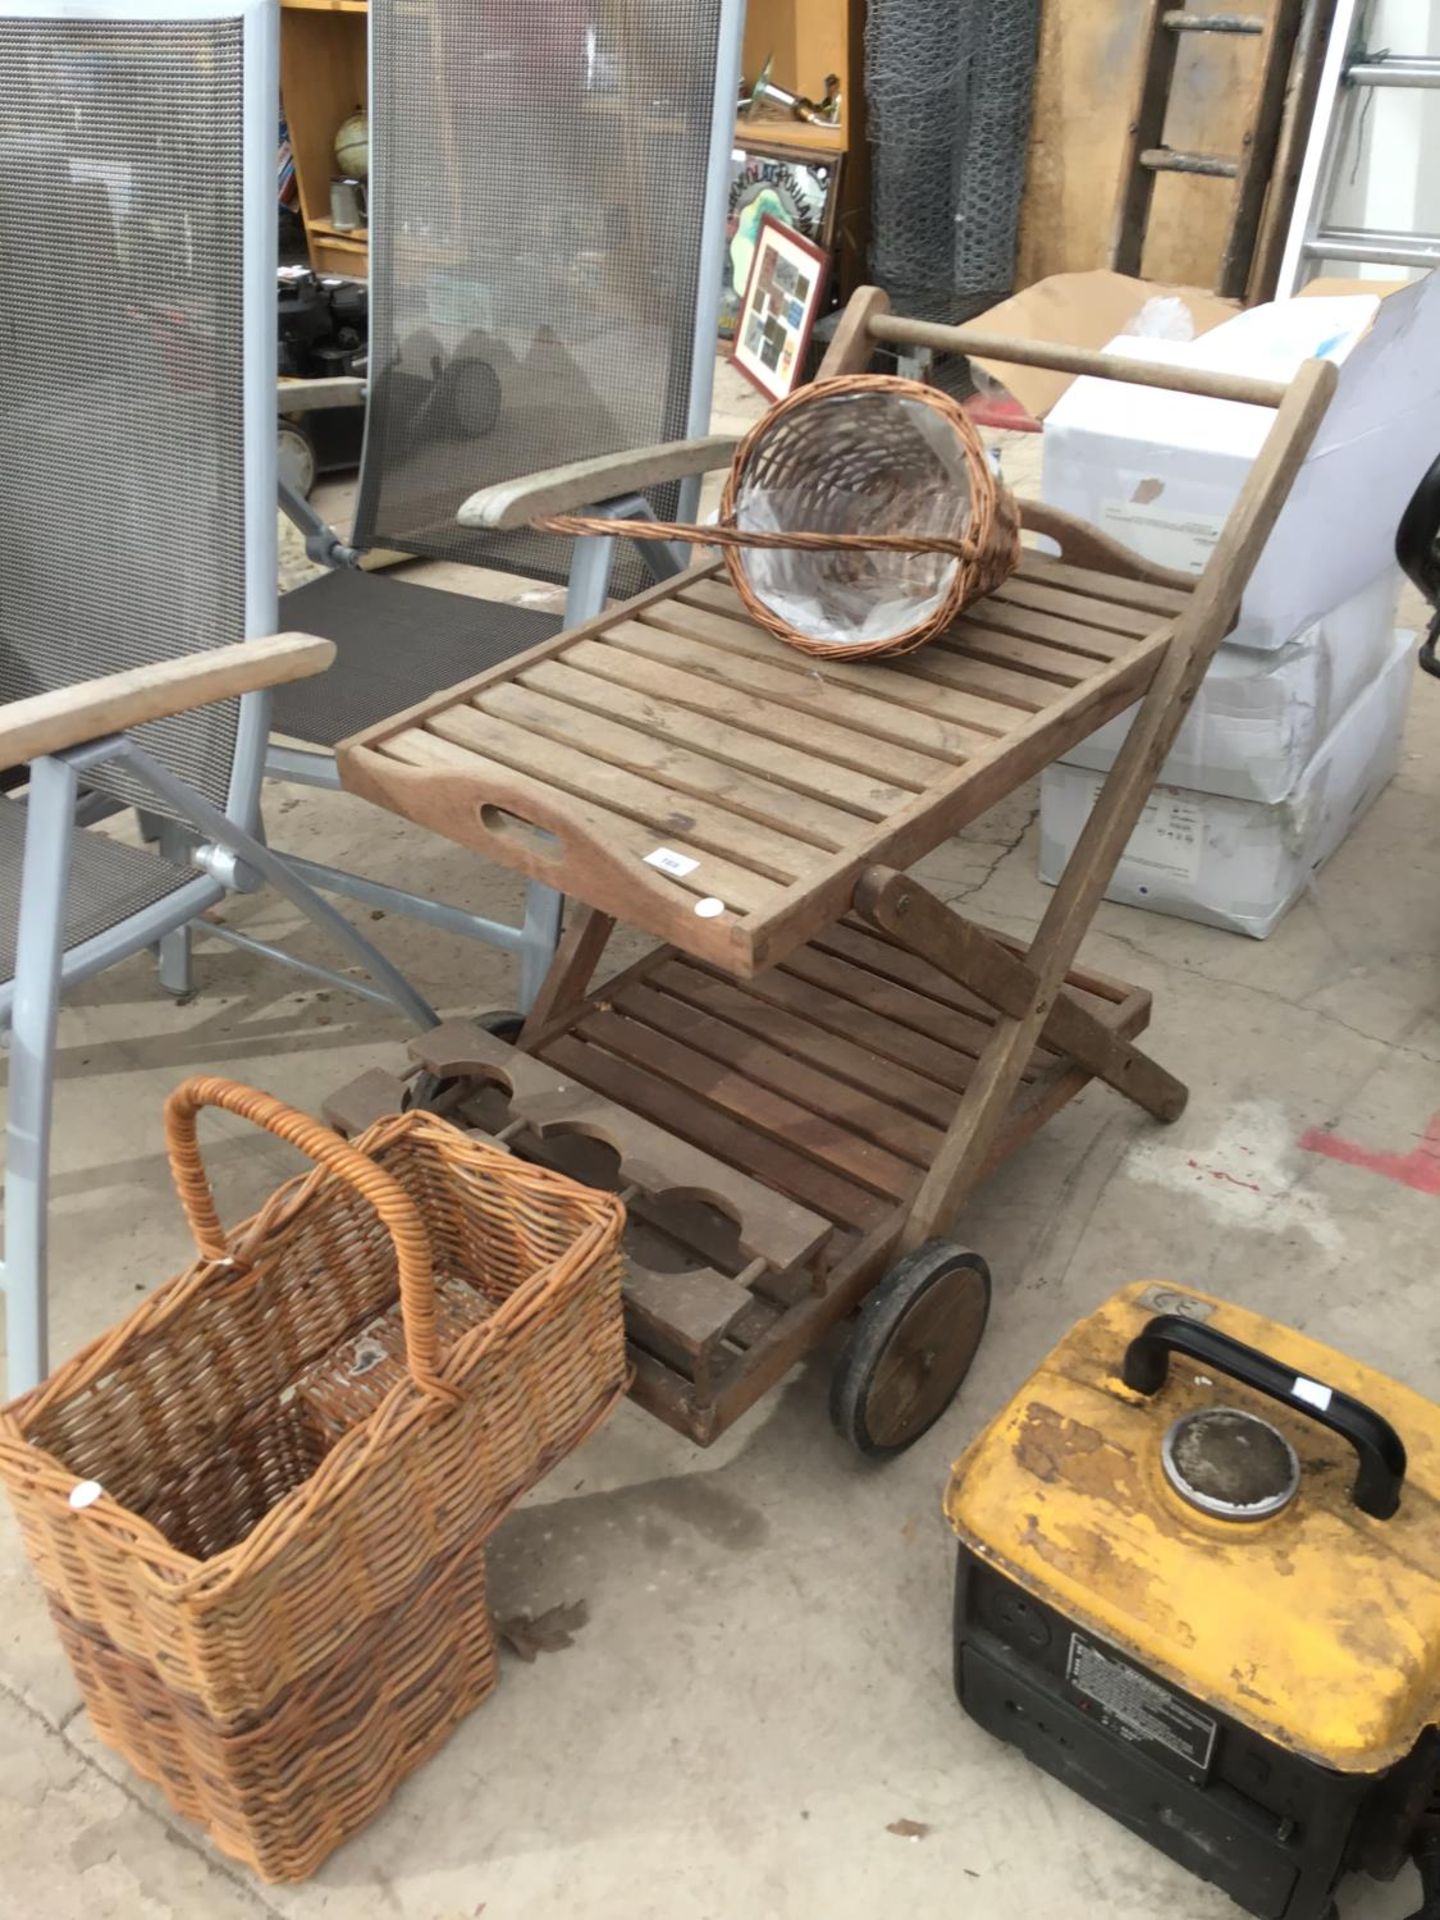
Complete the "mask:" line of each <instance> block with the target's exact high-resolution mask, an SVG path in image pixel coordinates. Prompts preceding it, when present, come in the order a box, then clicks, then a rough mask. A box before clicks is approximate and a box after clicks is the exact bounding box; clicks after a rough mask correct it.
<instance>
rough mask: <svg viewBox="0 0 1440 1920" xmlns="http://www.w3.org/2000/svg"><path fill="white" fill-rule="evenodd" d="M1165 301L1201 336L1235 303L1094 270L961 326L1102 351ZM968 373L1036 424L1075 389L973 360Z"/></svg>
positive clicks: (1036, 287) (1034, 373) (1044, 286)
mask: <svg viewBox="0 0 1440 1920" xmlns="http://www.w3.org/2000/svg"><path fill="white" fill-rule="evenodd" d="M1167 298H1168V299H1174V300H1178V301H1179V302H1180V303H1181V304H1182V306H1183V307H1184V308H1185V311H1186V313H1187V314H1188V316H1189V322H1190V327H1191V330H1192V333H1194V334H1202V333H1208V332H1209V331H1210V329H1211V328H1212V327H1218V326H1219V325H1220V323H1221V321H1222V320H1230V319H1233V318H1234V316H1235V313H1236V305H1235V302H1234V301H1233V300H1222V299H1221V297H1220V295H1219V294H1218V293H1203V292H1202V291H1201V290H1200V289H1199V288H1198V287H1167V286H1161V285H1160V284H1159V283H1157V282H1156V281H1153V280H1136V279H1133V278H1132V277H1131V276H1130V275H1129V274H1126V273H1111V272H1110V271H1109V269H1108V268H1105V267H1097V268H1095V269H1094V270H1093V271H1092V272H1090V273H1052V274H1049V275H1047V276H1046V278H1045V279H1043V280H1037V281H1035V283H1034V284H1033V285H1032V286H1028V287H1025V288H1023V289H1022V290H1021V291H1020V292H1019V293H1012V294H1011V295H1010V297H1009V299H1008V300H1002V301H1001V302H1000V304H999V305H998V306H995V307H990V308H988V309H987V311H986V312H984V313H982V314H979V315H977V316H976V318H975V319H974V320H971V321H968V322H967V323H966V324H967V325H969V326H972V327H974V328H976V329H977V330H978V331H983V332H985V333H1005V334H1009V335H1011V337H1012V338H1014V339H1017V340H1048V341H1052V342H1058V343H1059V344H1060V345H1062V346H1066V347H1103V346H1105V345H1106V343H1107V342H1108V341H1111V340H1113V339H1114V338H1115V336H1116V334H1119V333H1123V334H1133V333H1134V332H1135V330H1136V327H1137V325H1140V324H1141V318H1140V316H1141V314H1142V313H1143V311H1144V309H1145V308H1146V307H1147V306H1148V305H1149V304H1150V302H1151V301H1153V300H1163V299H1167ZM971 365H972V366H975V367H979V368H980V370H981V372H982V373H984V374H985V375H986V376H987V377H988V378H989V379H990V380H992V381H993V382H994V383H995V385H997V386H1000V387H1004V388H1005V390H1006V391H1007V392H1008V393H1011V394H1013V395H1014V397H1015V399H1016V400H1018V401H1019V403H1020V405H1021V406H1022V407H1023V408H1024V409H1025V411H1026V412H1027V413H1029V414H1032V415H1033V416H1034V418H1035V419H1037V420H1043V419H1044V418H1045V416H1046V415H1047V414H1048V413H1049V412H1050V410H1051V408H1052V407H1053V406H1054V405H1055V403H1056V402H1057V401H1058V400H1059V398H1060V396H1061V395H1062V394H1063V393H1064V392H1065V390H1066V389H1067V388H1068V387H1069V386H1071V385H1072V384H1073V381H1074V375H1073V374H1068V373H1051V372H1050V371H1049V369H1048V368H1045V367H1016V366H1012V365H1011V364H1010V362H1009V361H1008V360H985V359H982V358H981V357H979V356H978V355H977V356H975V358H974V359H972V361H971Z"/></svg>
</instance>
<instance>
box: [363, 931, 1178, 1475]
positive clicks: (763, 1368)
mask: <svg viewBox="0 0 1440 1920" xmlns="http://www.w3.org/2000/svg"><path fill="white" fill-rule="evenodd" d="M1012 950H1013V951H1015V952H1017V953H1018V952H1020V951H1021V950H1020V949H1019V948H1014V949H1012ZM1069 984H1070V986H1071V988H1072V990H1073V991H1074V993H1075V995H1076V998H1077V1000H1079V1002H1080V1003H1081V1004H1082V1005H1084V1006H1085V1007H1086V1008H1087V1009H1089V1010H1090V1011H1091V1012H1093V1013H1094V1014H1096V1016H1097V1017H1098V1018H1099V1019H1101V1020H1102V1021H1103V1022H1104V1023H1105V1025H1106V1026H1107V1027H1108V1028H1109V1029H1110V1030H1112V1031H1113V1032H1115V1033H1117V1034H1119V1035H1122V1036H1123V1037H1125V1038H1127V1039H1130V1038H1133V1037H1134V1036H1135V1035H1136V1034H1137V1033H1139V1032H1140V1031H1141V1030H1142V1029H1143V1027H1144V1026H1145V1024H1146V1023H1147V1021H1148V1019H1149V1014H1150V996H1149V995H1148V994H1146V993H1143V992H1140V991H1139V990H1137V989H1135V988H1132V987H1129V986H1126V985H1123V984H1122V983H1121V982H1119V981H1114V980H1110V979H1107V978H1105V977H1103V976H1101V975H1098V974H1094V973H1090V972H1086V971H1083V970H1082V971H1079V972H1077V973H1075V974H1072V976H1071V979H1070V983H1069ZM994 1019H995V1015H994V1013H993V1010H992V1009H990V1008H989V1007H987V1006H986V1005H985V1003H984V1002H983V1001H981V1000H979V999H977V998H976V997H975V996H974V995H972V994H970V993H967V992H966V990H965V989H964V988H963V987H960V986H958V985H957V984H956V982H955V981H954V980H952V979H949V978H948V977H947V976H946V975H945V974H944V973H942V972H941V971H940V970H939V968H937V967H935V966H932V965H931V964H930V963H929V962H928V961H925V960H923V959H920V958H918V957H917V956H916V955H915V954H913V953H910V952H908V951H907V950H906V949H905V948H904V947H902V946H901V945H899V944H898V943H897V942H895V941H893V940H891V939H889V938H887V937H886V936H885V935H883V934H881V933H878V932H877V931H876V930H875V929H874V928H873V927H867V926H866V925H865V924H864V923H863V922H861V921H860V920H859V919H856V918H853V917H847V918H846V919H845V920H843V921H841V922H840V923H839V924H837V925H836V926H834V927H832V928H830V929H828V930H827V931H826V932H825V933H823V934H822V935H820V936H818V937H817V938H816V939H815V940H814V941H813V942H811V943H810V944H809V945H807V946H805V947H803V948H800V949H798V950H797V951H796V952H794V953H793V954H791V955H790V956H789V957H788V958H787V959H786V960H785V961H784V962H783V963H782V964H781V965H780V966H779V967H776V968H773V969H771V970H770V971H768V972H766V973H764V974H762V975H760V976H759V977H757V978H756V979H753V980H750V981H746V982H743V983H742V982H738V981H736V980H734V979H733V978H730V977H728V976H726V975H724V974H722V973H719V972H717V971H716V970H715V969H714V968H713V967H710V966H708V965H707V964H705V963H704V962H702V961H697V960H696V959H695V958H693V957H692V956H690V955H688V954H681V953H678V952H676V951H675V949H674V948H671V947H662V948H659V949H657V950H655V951H654V952H652V953H650V954H648V955H646V956H645V958H644V959H643V960H642V961H640V962H639V963H638V964H637V965H636V966H634V967H632V968H630V969H629V970H628V971H627V972H625V973H623V974H622V975H620V976H619V977H618V978H616V979H614V980H611V981H609V982H607V984H606V985H605V987H604V988H603V989H602V990H601V991H600V992H599V993H598V994H596V995H594V996H592V997H591V999H589V1000H588V1001H586V1002H584V1003H583V1004H581V1005H580V1006H579V1007H577V1008H573V1009H571V1010H570V1011H569V1013H567V1014H566V1015H565V1016H563V1017H562V1018H561V1019H560V1020H558V1021H557V1022H556V1023H555V1025H554V1029H553V1031H551V1032H550V1033H549V1034H548V1035H545V1036H543V1037H542V1038H541V1039H540V1041H539V1043H538V1049H537V1052H536V1053H535V1054H533V1055H532V1054H530V1053H527V1052H522V1051H520V1050H519V1049H516V1048H512V1047H509V1046H507V1045H506V1044H505V1043H504V1042H503V1041H500V1040H498V1039H496V1038H495V1037H494V1036H493V1035H491V1034H488V1033H485V1032H483V1031H481V1030H480V1029H479V1028H477V1027H475V1026H473V1025H471V1024H470V1023H469V1022H466V1021H461V1020H456V1021H447V1022H445V1023H444V1025H442V1026H440V1027H437V1028H435V1029H433V1030H432V1031H431V1032H430V1033H427V1034H422V1035H420V1036H419V1037H418V1038H417V1039H415V1040H414V1041H412V1042H411V1054H412V1056H413V1058H414V1059H415V1061H416V1062H417V1063H418V1064H419V1065H420V1066H422V1067H423V1068H425V1069H426V1070H427V1071H428V1072H430V1073H432V1074H434V1075H436V1076H437V1078H438V1079H439V1080H441V1081H442V1082H447V1081H452V1080H454V1079H456V1078H457V1077H458V1078H459V1079H460V1081H461V1082H462V1087H463V1091H462V1092H461V1093H460V1094H459V1097H458V1098H455V1097H453V1096H452V1099H451V1103H450V1106H449V1108H448V1111H449V1113H450V1116H451V1118H453V1119H457V1120H460V1121H462V1122H463V1123H464V1124H466V1125H468V1126H472V1127H478V1128H480V1129H482V1130H483V1131H485V1132H487V1133H489V1134H490V1135H491V1136H492V1137H499V1138H500V1139H502V1140H504V1141H505V1142H506V1144H507V1145H509V1146H510V1148H511V1149H512V1151H515V1152H519V1153H523V1154H524V1155H525V1156H526V1157H528V1158H532V1159H536V1160H540V1161H542V1162H545V1163H546V1164H550V1165H558V1166H560V1167H562V1168H564V1169H565V1170H567V1171H571V1172H580V1173H588V1174H589V1177H591V1178H594V1177H595V1172H594V1163H592V1164H591V1166H590V1167H588V1168H587V1166H586V1164H585V1163H584V1162H583V1161H582V1162H581V1164H580V1165H579V1166H578V1167H577V1165H576V1163H575V1161H574V1158H573V1156H572V1154H571V1152H570V1151H569V1150H568V1149H570V1148H572V1147H573V1146H574V1145H576V1143H577V1142H578V1143H588V1144H589V1145H591V1146H594V1145H595V1144H596V1143H598V1144H599V1145H600V1147H601V1148H602V1149H609V1150H610V1152H611V1153H612V1155H613V1156H614V1160H613V1164H612V1165H611V1166H610V1167H609V1168H608V1169H606V1170H605V1171H606V1173H608V1179H607V1181H606V1183H607V1184H611V1185H614V1186H616V1187H618V1188H620V1189H621V1190H622V1191H624V1192H625V1194H626V1197H627V1201H628V1203H629V1209H630V1217H631V1228H630V1235H629V1242H628V1245H627V1255H628V1260H629V1270H628V1273H627V1277H626V1283H625V1300H626V1308H627V1326H628V1332H629V1340H630V1349H631V1362H632V1365H633V1366H634V1368H635V1393H636V1397H637V1398H638V1399H639V1400H640V1401H641V1402H642V1403H643V1404H645V1405H646V1406H648V1407H650V1408H651V1409H652V1411H654V1412H656V1413H658V1414H660V1415H661V1416H662V1417H663V1418H665V1419H667V1420H669V1421H670V1422H671V1424H673V1425H675V1426H677V1427H679V1428H680V1429H681V1430H682V1431H684V1432H686V1433H688V1434H689V1435H690V1436H691V1437H692V1438H693V1439H696V1440H698V1441H701V1442H702V1443H703V1442H706V1441H708V1440H710V1439H712V1438H714V1436H715V1435H716V1434H717V1433H718V1432H720V1431H722V1430H723V1428H724V1427H725V1426H728V1425H729V1424H730V1423H731V1422H732V1421H733V1420H734V1419H735V1418H737V1417H738V1415H739V1414H740V1413H741V1412H743V1411H744V1410H745V1409H746V1408H747V1407H749V1406H750V1405H752V1404H753V1403H754V1401H755V1400H756V1399H757V1398H758V1397H759V1396H760V1394H761V1393H763V1392H764V1391H765V1389H766V1387H767V1386H768V1385H769V1384H771V1382H772V1381H773V1379H774V1378H776V1377H778V1374H777V1372H776V1369H777V1367H778V1369H779V1371H780V1372H783V1371H784V1370H785V1368H786V1367H788V1366H789V1365H790V1364H791V1361H792V1360H793V1359H794V1357H795V1356H796V1354H797V1353H799V1352H803V1351H805V1349H806V1348H807V1347H808V1346H809V1345H810V1344H811V1343H813V1341H814V1340H815V1339H817V1338H818V1337H819V1335H820V1333H821V1332H822V1331H823V1330H824V1328H825V1327H826V1326H827V1325H829V1324H830V1323H831V1322H832V1321H833V1320H835V1319H836V1318H838V1317H840V1316H841V1314H842V1313H843V1312H844V1311H846V1310H848V1306H849V1305H850V1303H851V1295H852V1292H853V1289H854V1286H855V1283H856V1280H857V1277H859V1276H862V1275H863V1274H864V1273H865V1272H867V1271H868V1268H869V1265H871V1264H873V1248H874V1244H875V1242H876V1241H877V1240H878V1239H881V1238H883V1237H884V1235H885V1234H886V1232H887V1231H888V1230H889V1229H890V1228H891V1227H892V1225H893V1222H894V1220H895V1219H896V1217H897V1216H898V1215H903V1213H904V1210H905V1209H906V1208H907V1207H908V1205H909V1203H910V1200H911V1198H912V1197H913V1195H914V1193H915V1191H916V1189H917V1187H918V1186H919V1183H920V1181H921V1179H922V1178H923V1176H924V1173H925V1170H926V1168H927V1167H928V1166H929V1165H930V1163H931V1160H932V1159H933V1157H934V1155H935V1152H936V1150H937V1149H938V1147H939V1146H940V1143H941V1142H942V1141H943V1139H944V1137H945V1129H946V1128H947V1127H948V1126H949V1124H950V1122H951V1120H952V1119H953V1117H954V1114H955V1109H956V1106H957V1105H958V1102H959V1099H960V1096H961V1095H962V1094H963V1092H964V1090H965V1088H966V1087H967V1086H968V1085H969V1083H970V1078H971V1075H972V1074H973V1072H974V1071H975V1068H976V1063H977V1060H978V1057H979V1054H980V1051H981V1049H982V1047H983V1046H984V1044H985V1042H986V1041H987V1039H988V1038H989V1036H990V1033H991V1030H992V1028H993V1025H994ZM1088 1078H1089V1076H1088V1075H1087V1074H1085V1073H1084V1072H1082V1071H1080V1070H1079V1069H1077V1068H1076V1067H1075V1066H1074V1065H1073V1064H1072V1063H1071V1062H1070V1061H1069V1060H1067V1059H1066V1058H1064V1057H1063V1056H1062V1055H1059V1054H1057V1053H1055V1052H1054V1051H1053V1050H1052V1049H1050V1048H1048V1047H1045V1046H1041V1047H1038V1048H1037V1049H1036V1051H1035V1054H1034V1056H1033V1059H1032V1061H1031V1065H1030V1067H1029V1069H1028V1071H1027V1073H1026V1075H1025V1078H1024V1082H1023V1084H1022V1087H1021V1090H1020V1093H1019V1094H1018V1096H1017V1097H1016V1099H1015V1101H1014V1102H1013V1103H1012V1108H1011V1114H1010V1120H1009V1124H1008V1126H1007V1127H1006V1128H1005V1129H1004V1131H1003V1132H1002V1134H1001V1136H1000V1138H999V1140H998V1141H997V1143H996V1147H995V1158H996V1159H997V1160H998V1159H1000V1158H1001V1157H1003V1156H1004V1155H1005V1154H1008V1153H1010V1152H1012V1151H1013V1150H1014V1149H1015V1148H1016V1147H1017V1146H1019V1145H1020V1144H1021V1143H1022V1142H1023V1141H1024V1140H1026V1139H1028V1138H1029V1136H1030V1135H1031V1134H1032V1133H1033V1132H1034V1131H1035V1129H1036V1128H1037V1127H1038V1126H1040V1125H1041V1124H1042V1123H1043V1121H1044V1120H1046V1119H1047V1118H1048V1117H1049V1116H1050V1115H1051V1114H1052V1113H1054V1112H1055V1111H1056V1110H1057V1108H1058V1107H1059V1106H1061V1105H1063V1104H1064V1103H1065V1102H1066V1101H1067V1100H1069V1099H1072V1098H1073V1097H1074V1096H1075V1094H1076V1093H1077V1092H1079V1091H1080V1089H1081V1088H1082V1087H1083V1086H1084V1085H1085V1084H1086V1082H1087V1080H1088ZM400 1096H401V1085H400V1083H399V1082H398V1081H396V1080H393V1079H390V1078H389V1077H388V1076H384V1075H375V1074H370V1075H366V1076H365V1077H364V1079H363V1080H362V1081H360V1082H357V1083H356V1084H355V1086H354V1087H353V1088H352V1089H351V1090H350V1091H349V1094H348V1097H347V1098H344V1099H341V1100H338V1101H336V1102H332V1104H331V1106H330V1109H329V1112H330V1117H331V1118H332V1120H333V1121H335V1123H336V1124H339V1125H341V1126H342V1127H343V1128H344V1129H345V1130H346V1131H347V1132H357V1131H359V1130H361V1129H362V1128H363V1127H365V1126H367V1125H369V1124H370V1123H371V1122H372V1121H373V1120H374V1119H376V1118H377V1117H378V1116H379V1114H380V1113H381V1112H383V1111H386V1110H390V1109H393V1108H394V1107H395V1106H396V1105H398V1104H399V1100H400ZM602 1177H603V1175H602ZM717 1220H718V1226H717ZM727 1229H729V1231H727ZM657 1263H658V1264H657Z"/></svg>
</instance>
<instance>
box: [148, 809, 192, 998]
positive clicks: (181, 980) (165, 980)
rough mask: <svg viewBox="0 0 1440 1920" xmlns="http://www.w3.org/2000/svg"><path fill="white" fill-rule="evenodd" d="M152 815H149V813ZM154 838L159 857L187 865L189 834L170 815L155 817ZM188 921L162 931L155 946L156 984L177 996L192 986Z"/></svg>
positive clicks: (188, 991)
mask: <svg viewBox="0 0 1440 1920" xmlns="http://www.w3.org/2000/svg"><path fill="white" fill-rule="evenodd" d="M152 817H153V816H152ZM156 824H157V833H156V838H157V840H158V841H159V847H158V852H159V854H160V856H161V858H162V859H164V860H173V861H174V862H175V864H176V866H188V865H189V862H190V848H191V845H192V844H193V840H192V836H191V835H189V834H187V833H186V832H185V831H184V829H183V828H182V827H181V826H179V824H178V823H177V822H176V821H174V820H171V819H168V818H164V817H161V818H159V819H158V820H157V823H156ZM190 949H191V940H190V923H189V922H188V921H187V922H186V923H185V925H184V926H183V927H172V928H171V929H170V931H169V933H166V934H162V935H161V937H160V943H159V948H158V953H159V961H160V967H159V972H160V984H161V986H162V987H163V988H164V989H165V991H166V993H173V994H174V995H175V996H176V998H177V999H179V998H180V997H181V996H183V995H184V994H187V993H193V992H194V990H195V978H194V972H193V969H192V967H191V964H190Z"/></svg>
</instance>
